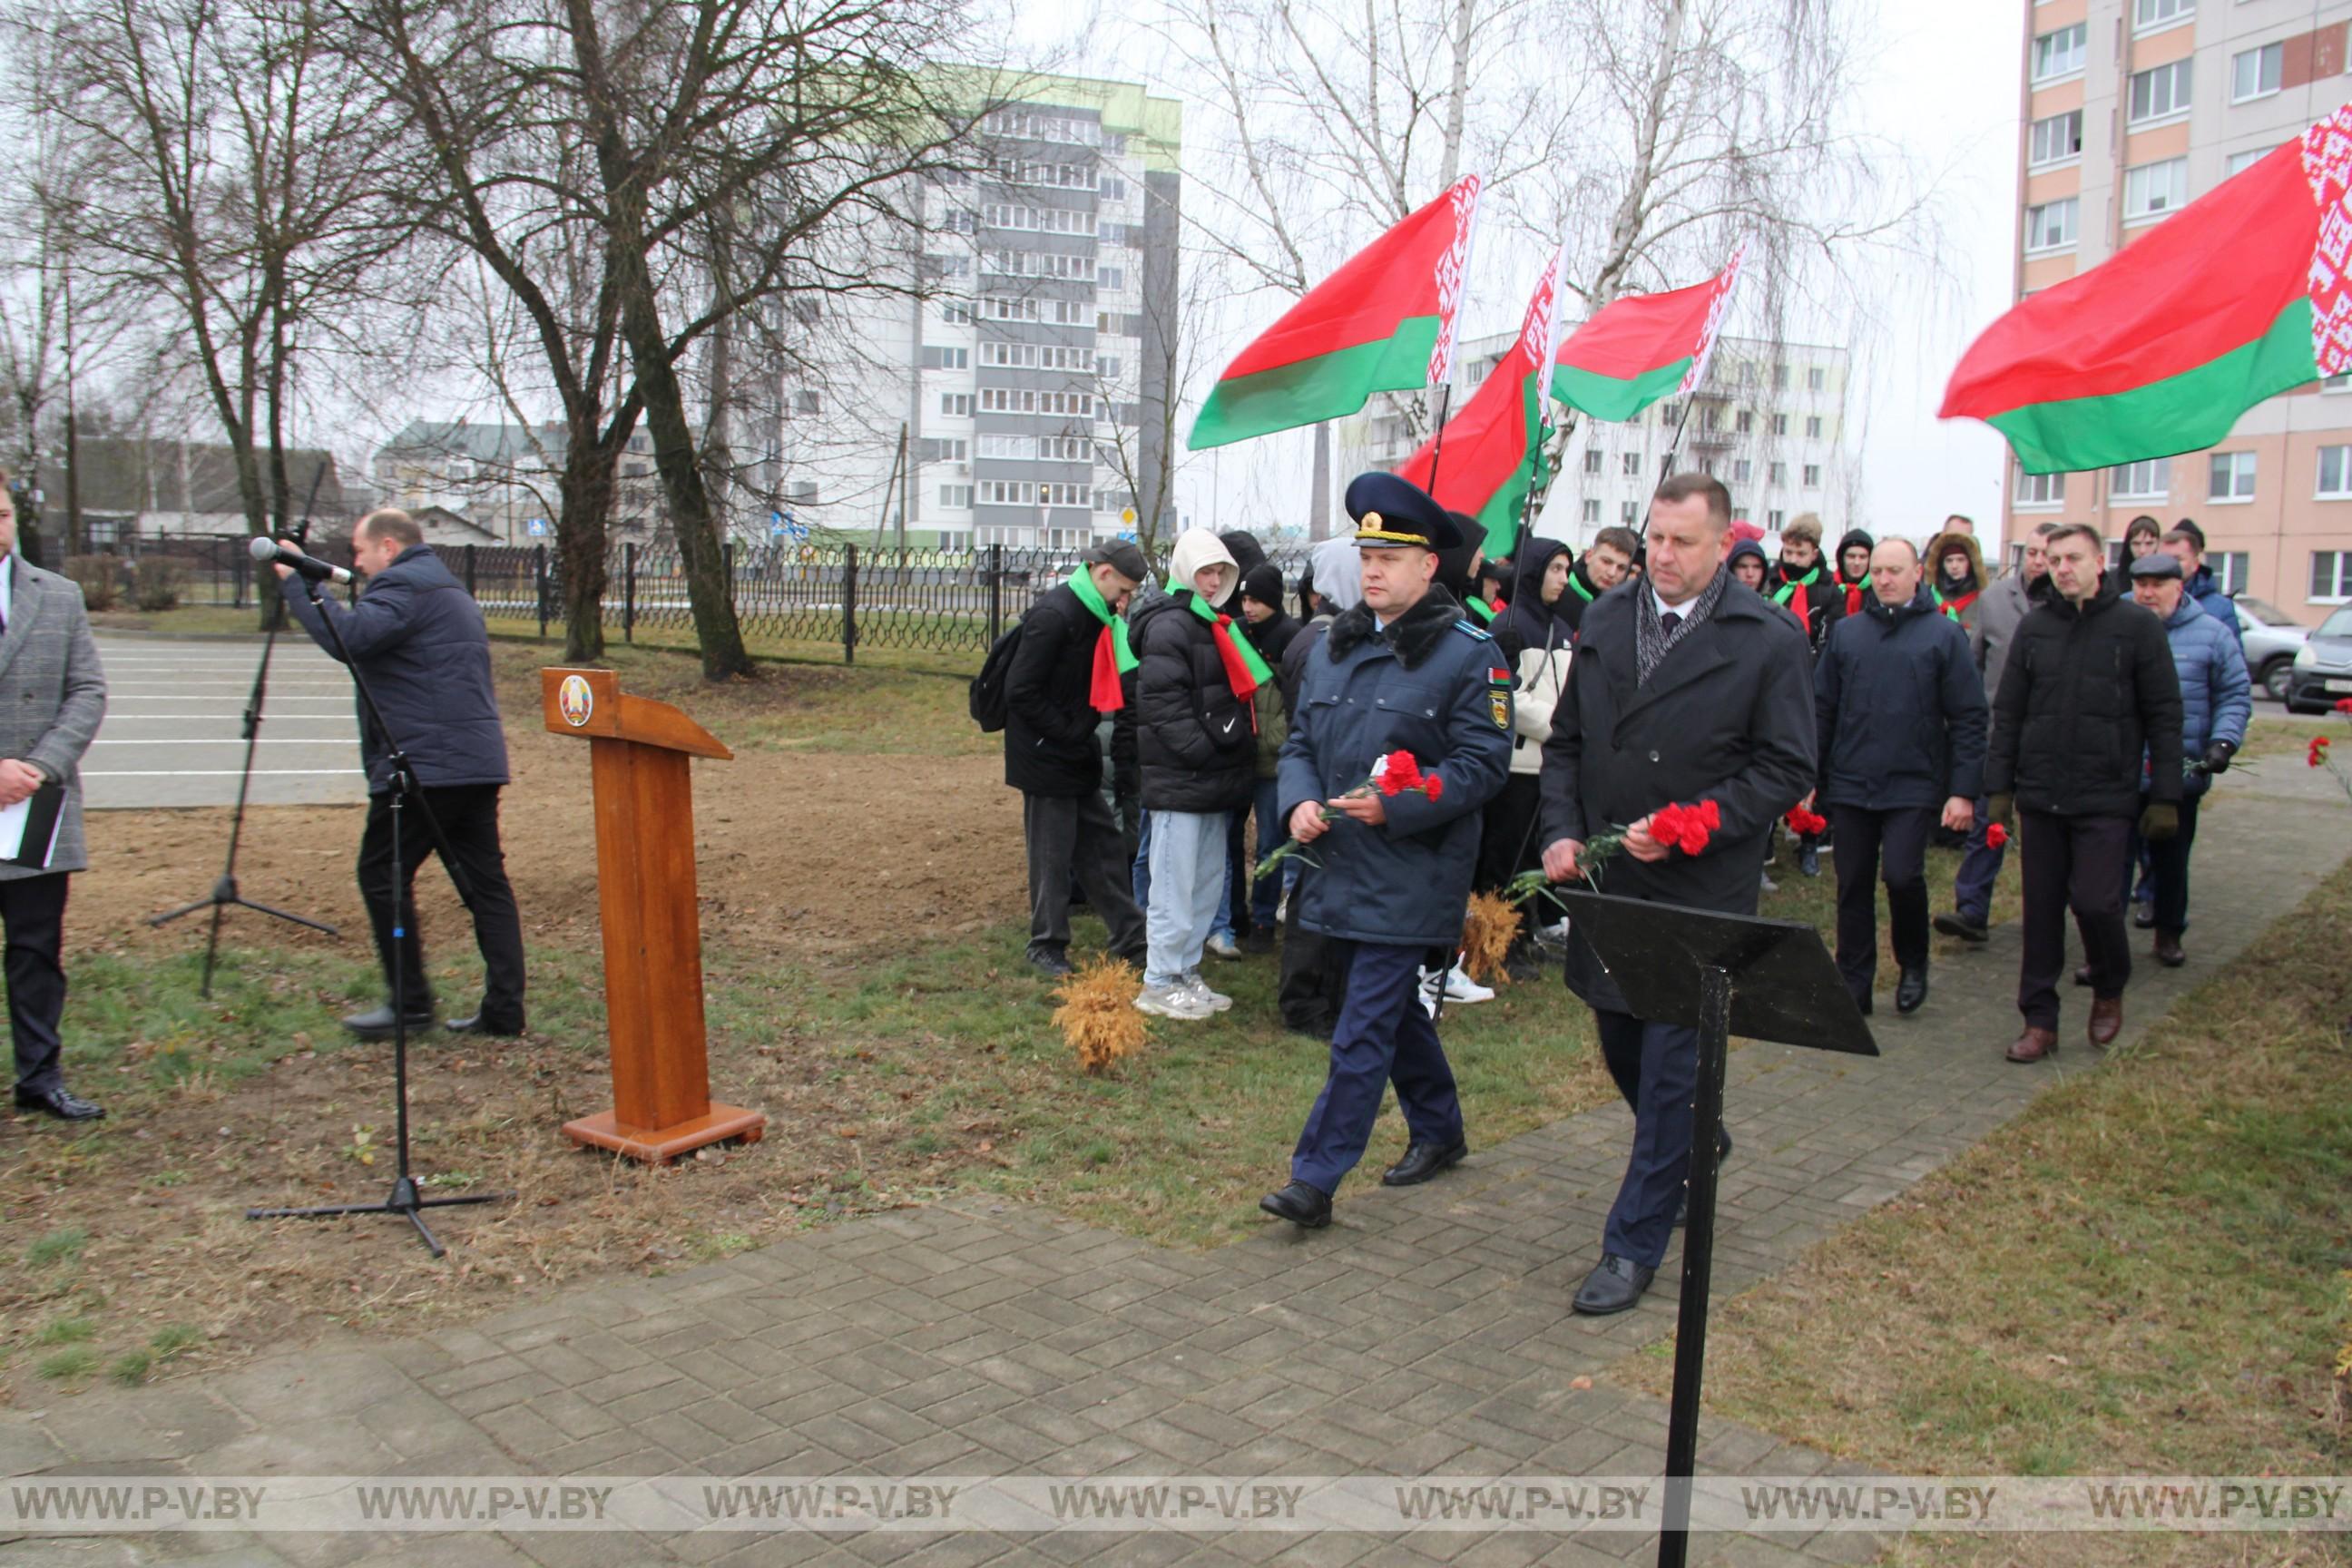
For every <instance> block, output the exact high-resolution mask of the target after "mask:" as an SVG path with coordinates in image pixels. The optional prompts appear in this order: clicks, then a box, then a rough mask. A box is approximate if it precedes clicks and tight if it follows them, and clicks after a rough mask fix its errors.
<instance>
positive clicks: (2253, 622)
mask: <svg viewBox="0 0 2352 1568" xmlns="http://www.w3.org/2000/svg"><path fill="white" fill-rule="evenodd" d="M2230 603H2231V604H2232V605H2236V606H2237V610H2238V626H2239V627H2240V629H2241V630H2242V631H2243V632H2244V634H2245V639H2246V673H2247V674H2248V675H2251V676H2252V677H2253V678H2254V689H2255V690H2257V691H2260V692H2261V693H2262V694H2263V696H2265V697H2267V698H2269V699H2270V700H2272V701H2273V702H2284V701H2285V700H2286V689H2287V678H2288V676H2289V675H2290V674H2291V673H2292V671H2293V670H2294V656H2295V655H2296V654H2298V653H2301V652H2302V651H2303V644H2304V639H2305V638H2306V637H2310V636H2311V634H2310V633H2309V632H2308V631H2306V630H2305V629H2304V628H2303V626H2300V625H2298V624H2297V623H2296V622H2294V621H2293V620H2291V619H2289V618H2288V616H2287V614H2286V612H2285V611H2284V610H2282V609H2280V608H2279V607H2278V606H2277V605H2273V604H2272V603H2271V602H2270V601H2269V600H2267V599H2257V598H2255V597H2254V596H2253V595H2252V594H2232V595H2230Z"/></svg>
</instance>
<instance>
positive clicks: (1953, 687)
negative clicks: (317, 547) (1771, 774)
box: [1813, 539, 1987, 1013]
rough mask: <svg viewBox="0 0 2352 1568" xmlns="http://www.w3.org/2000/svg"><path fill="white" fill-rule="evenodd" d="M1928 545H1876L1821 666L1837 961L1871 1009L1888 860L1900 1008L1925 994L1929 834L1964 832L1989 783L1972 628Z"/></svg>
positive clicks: (1818, 698) (1859, 1001) (1817, 681)
mask: <svg viewBox="0 0 2352 1568" xmlns="http://www.w3.org/2000/svg"><path fill="white" fill-rule="evenodd" d="M1922 577H1923V573H1922V570H1921V567H1920V563H1919V552H1918V551H1917V550H1916V549H1914V548H1913V547H1912V545H1911V542H1910V541H1908V540H1906V539H1890V540H1888V541H1887V542H1885V543H1884V544H1881V545H1879V546H1877V547H1876V548H1875V549H1874V550H1873V551H1872V552H1871V560H1870V578H1871V584H1870V587H1871V596H1870V598H1869V600H1868V601H1867V602H1866V603H1865V604H1864V606H1863V610H1862V613H1861V614H1860V615H1858V616H1841V617H1840V618H1839V619H1838V621H1837V623H1836V624H1835V625H1834V626H1831V627H1830V634H1829V638H1828V640H1827V642H1826V643H1824V644H1823V646H1822V654H1821V658H1820V660H1819V661H1818V662H1817V663H1816V665H1815V666H1814V668H1813V712H1814V721H1815V724H1816V726H1817V728H1818V731H1819V737H1820V746H1819V750H1820V753H1821V767H1822V787H1821V791H1820V795H1821V802H1822V812H1823V813H1824V814H1825V815H1826V816H1828V817H1829V819H1830V829H1831V831H1832V832H1833V833H1835V834H1836V835H1837V845H1838V850H1837V882H1838V905H1837V908H1838V916H1837V963H1838V970H1839V972H1840V973H1843V975H1844V976H1845V983H1846V985H1847V987H1848V988H1849V989H1850V990H1852V991H1853V999H1854V1002H1855V1004H1856V1005H1859V1006H1860V1007H1861V1008H1862V1010H1863V1011H1864V1012H1865V1013H1867V1012H1869V1011H1870V1010H1871V1005H1870V993H1871V983H1872V981H1873V979H1874V977H1875V976H1876V974H1877V973H1878V891H1877V888H1876V886H1875V883H1876V882H1877V880H1878V879H1879V871H1880V865H1879V862H1880V858H1881V857H1882V856H1884V858H1885V881H1886V911H1887V916H1888V919H1889V921H1891V923H1892V924H1893V926H1894V928H1895V967H1896V968H1897V970H1898V971H1899V972H1900V975H1901V978H1900V979H1899V980H1898V982H1897V983H1896V984H1895V1011H1896V1012H1898V1013H1916V1012H1917V1011H1918V1010H1919V1005H1920V1004H1921V1003H1923V1002H1925V1001H1927V838H1928V836H1929V835H1930V833H1932V832H1933V830H1934V828H1935V826H1936V824H1937V822H1938V821H1941V822H1942V823H1943V825H1944V826H1946V827H1949V828H1952V829H1954V830H1955V831H1958V832H1962V833H1965V832H1967V831H1968V829H1969V824H1970V823H1972V822H1973V821H1974V820H1975V819H1976V797H1977V794H1978V792H1979V790H1980V789H1982V788H1983V784H1984V754H1985V722H1986V711H1987V710H1986V707H1985V695H1984V685H1983V683H1982V681H1980V680H1979V679H1978V676H1977V665H1976V658H1975V656H1974V655H1973V654H1972V653H1971V652H1970V651H1969V634H1968V633H1966V632H1964V631H1962V630H1960V627H1959V623H1958V622H1957V621H1954V620H1952V619H1950V618H1949V617H1948V616H1942V615H1938V614H1937V610H1936V602H1935V601H1934V600H1933V599H1931V598H1929V597H1928V596H1927V591H1926V588H1925V586H1924V584H1923V582H1922Z"/></svg>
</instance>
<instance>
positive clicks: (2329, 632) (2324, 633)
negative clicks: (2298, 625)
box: [2315, 605, 2352, 637]
mask: <svg viewBox="0 0 2352 1568" xmlns="http://www.w3.org/2000/svg"><path fill="white" fill-rule="evenodd" d="M2315 635H2317V636H2319V637H2352V605H2347V607H2345V608H2344V609H2341V610H2338V611H2336V613H2335V614H2334V615H2332V616H2328V617H2327V618H2326V620H2324V621H2322V622H2320V623H2319V630H2318V632H2317V633H2316V634H2315Z"/></svg>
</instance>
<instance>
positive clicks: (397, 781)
mask: <svg viewBox="0 0 2352 1568" xmlns="http://www.w3.org/2000/svg"><path fill="white" fill-rule="evenodd" d="M302 588H303V592H305V593H306V594H308V595H310V604H311V605H312V606H313V607H314V608H316V609H317V610H318V612H319V619H320V622H321V623H322V624H323V625H324V626H326V628H327V635H328V636H329V637H331V638H333V639H334V644H335V653H336V657H338V658H341V660H342V663H343V668H346V669H348V670H350V671H351V672H352V686H353V687H354V688H356V689H357V690H358V692H359V698H360V710H361V711H362V713H364V714H365V715H366V721H367V726H368V728H369V729H370V730H371V731H373V732H374V734H375V736H376V737H377V739H379V740H380V741H382V742H383V750H384V758H385V761H386V762H388V763H390V764H391V768H392V802H391V814H392V966H391V967H392V1094H393V1107H394V1117H395V1128H396V1136H395V1137H394V1140H393V1142H394V1148H395V1149H397V1151H398V1160H399V1164H398V1173H397V1174H396V1175H395V1176H394V1180H393V1184H392V1192H391V1194H389V1195H388V1196H386V1197H385V1198H384V1200H383V1202H382V1203H374V1204H326V1205H319V1206H316V1207H310V1208H270V1209H247V1210H246V1211H245V1217H246V1218H247V1219H327V1218H331V1217H333V1216H336V1215H351V1214H389V1215H400V1216H401V1217H402V1218H403V1219H405V1220H406V1221H407V1222H408V1223H409V1224H410V1225H413V1226H415V1227H416V1234H417V1236H418V1237H420V1238H422V1239H423V1241H424V1243H425V1250H427V1251H429V1252H430V1253H432V1255H433V1256H434V1257H436V1258H439V1257H442V1256H444V1254H445V1253H446V1251H447V1248H446V1247H443V1246H442V1245H441V1242H440V1238H439V1237H436V1236H435V1235H434V1234H433V1232H432V1230H431V1228H430V1227H428V1226H426V1225H425V1216H424V1214H423V1211H424V1210H425V1209H430V1208H454V1207H457V1205H463V1204H495V1203H504V1202H506V1201H508V1200H509V1199H510V1198H512V1197H513V1196H514V1194H512V1193H465V1194H457V1196H454V1197H434V1198H428V1197H425V1196H423V1195H421V1194H419V1193H418V1191H417V1186H416V1178H415V1175H414V1174H412V1173H411V1172H410V1170H409V1163H408V995H407V980H406V975H407V973H408V964H407V962H406V958H405V956H404V953H403V952H402V945H403V944H404V942H406V941H407V939H408V934H409V932H408V929H407V925H406V923H405V916H406V914H407V910H406V905H407V902H408V900H407V898H406V897H405V894H406V891H407V882H408V866H407V862H406V861H404V859H402V858H401V846H400V837H401V828H400V824H401V817H402V816H403V814H404V810H405V808H406V807H407V806H408V805H411V804H414V805H415V807H416V809H417V813H418V815H419V816H423V817H424V819H425V832H426V833H427V834H428V835H429V836H430V837H432V840H433V845H434V847H435V848H436V849H437V850H438V851H439V852H440V856H441V864H442V866H443V868H446V870H447V871H448V873H449V880H450V881H451V882H452V883H453V884H455V885H456V887H457V898H458V901H460V902H461V903H463V904H464V905H465V906H466V907H467V910H471V909H472V908H473V907H474V892H473V889H471V888H470V887H468V886H467V882H466V878H465V874H464V873H463V872H462V871H461V870H460V869H459V868H458V865H457V857H456V856H455V855H453V854H451V853H450V851H449V840H448V838H447V837H446V836H445V835H444V834H443V833H442V831H441V824H440V821H439V819H438V818H436V817H435V816H434V815H433V807H432V805H430V804H429V803H428V802H427V801H426V800H425V795H424V792H423V791H422V789H420V788H419V787H418V785H417V784H416V775H415V773H414V772H413V771H412V770H411V769H410V766H409V762H408V753H407V752H404V751H403V750H402V749H401V746H400V742H399V741H398V740H397V739H395V738H394V735H393V732H392V730H391V727H390V726H389V725H387V724H385V723H384V721H383V710H382V709H380V708H378V707H377V706H376V703H375V694H374V693H373V692H372V691H370V690H369V689H368V683H367V677H365V676H364V675H362V674H361V673H360V667H359V661H358V660H356V659H354V658H352V651H351V648H350V647H349V646H348V645H346V644H345V643H344V641H343V629H342V627H341V626H337V625H336V624H335V618H334V616H331V615H330V614H329V613H328V610H327V606H326V605H323V604H321V603H320V599H319V584H317V583H315V582H313V581H311V580H310V578H307V577H305V578H303V579H302Z"/></svg>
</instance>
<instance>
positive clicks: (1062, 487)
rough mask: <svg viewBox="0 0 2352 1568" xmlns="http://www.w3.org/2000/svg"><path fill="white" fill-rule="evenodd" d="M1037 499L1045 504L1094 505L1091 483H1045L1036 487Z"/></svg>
mask: <svg viewBox="0 0 2352 1568" xmlns="http://www.w3.org/2000/svg"><path fill="white" fill-rule="evenodd" d="M1037 500H1038V501H1039V502H1040V503H1041V504H1043V505H1045V506H1082V507H1090V506H1092V505H1094V487H1093V486H1092V485H1066V484H1047V485H1039V486H1038V487H1037Z"/></svg>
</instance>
